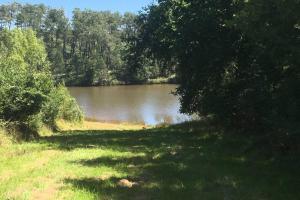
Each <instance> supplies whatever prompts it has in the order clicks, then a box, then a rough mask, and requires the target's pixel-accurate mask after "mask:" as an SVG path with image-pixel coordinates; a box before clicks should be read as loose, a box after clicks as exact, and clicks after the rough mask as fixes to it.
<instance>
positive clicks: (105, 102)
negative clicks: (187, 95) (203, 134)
mask: <svg viewBox="0 0 300 200" xmlns="http://www.w3.org/2000/svg"><path fill="white" fill-rule="evenodd" d="M175 89H176V85H133V86H104V87H88V88H86V87H71V88H69V90H70V93H71V95H73V96H74V97H75V98H76V100H77V102H78V103H79V105H80V106H81V107H82V109H83V111H84V113H85V116H86V117H87V118H92V119H95V120H99V121H107V122H131V123H133V122H134V123H145V124H149V125H156V124H160V123H179V122H183V121H187V120H188V119H189V117H188V116H186V115H183V114H180V113H179V100H178V98H177V97H176V96H174V95H173V94H171V92H172V91H175Z"/></svg>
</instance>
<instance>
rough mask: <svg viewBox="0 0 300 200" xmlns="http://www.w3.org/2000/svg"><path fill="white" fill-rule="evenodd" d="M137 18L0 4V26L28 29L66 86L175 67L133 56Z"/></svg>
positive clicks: (144, 77) (130, 78)
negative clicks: (35, 36) (70, 17)
mask: <svg viewBox="0 0 300 200" xmlns="http://www.w3.org/2000/svg"><path fill="white" fill-rule="evenodd" d="M136 20H137V16H136V15H135V14H132V13H125V14H123V15H121V14H119V13H111V12H109V11H100V12H96V11H91V10H80V9H75V10H74V11H73V18H72V19H68V18H67V17H66V16H65V13H64V10H62V9H53V8H48V7H46V6H45V5H42V4H40V5H30V4H24V5H22V4H18V3H12V4H7V5H1V6H0V28H1V29H8V30H11V29H15V28H19V29H28V28H30V29H32V30H34V31H35V32H36V34H37V36H38V38H41V39H42V40H43V41H44V44H45V46H46V51H47V54H48V59H49V61H50V63H51V71H52V73H53V75H54V77H55V80H56V81H57V82H64V83H65V84H66V85H81V86H91V85H110V84H130V83H145V82H147V81H149V80H151V79H156V78H169V77H171V76H173V78H174V73H175V68H174V66H175V65H170V64H168V65H167V64H165V63H161V62H158V61H157V60H156V59H154V58H151V57H139V59H138V60H136V59H135V60H133V59H132V58H131V57H136V55H135V53H136V52H134V51H133V49H135V44H136V41H137V38H136V36H137V35H138V31H139V29H138V27H137V23H136Z"/></svg>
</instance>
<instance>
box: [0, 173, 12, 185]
mask: <svg viewBox="0 0 300 200" xmlns="http://www.w3.org/2000/svg"><path fill="white" fill-rule="evenodd" d="M14 175H15V174H14V172H13V171H5V172H4V173H2V174H0V182H4V181H8V180H9V179H10V178H11V177H13V176H14Z"/></svg>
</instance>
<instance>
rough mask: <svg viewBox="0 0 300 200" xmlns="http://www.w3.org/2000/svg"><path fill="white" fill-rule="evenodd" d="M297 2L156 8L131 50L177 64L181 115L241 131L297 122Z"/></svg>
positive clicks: (162, 4)
mask: <svg viewBox="0 0 300 200" xmlns="http://www.w3.org/2000/svg"><path fill="white" fill-rule="evenodd" d="M299 9H300V2H299V1H297V0H293V1H283V0H280V1H277V0H269V1H265V0H253V1H233V0H225V1H224V0H208V1H190V0H184V1H178V0H171V1H167V0H160V1H158V4H154V5H152V6H150V7H149V8H148V9H146V10H145V11H144V12H143V13H141V14H140V16H139V18H140V19H141V20H140V22H141V25H140V27H142V28H141V30H142V31H141V32H140V34H139V36H138V38H140V39H139V42H138V44H137V45H136V46H139V47H140V48H139V49H137V51H139V52H140V49H142V50H143V52H150V53H149V54H151V55H154V56H155V57H156V58H158V59H159V60H163V61H171V60H176V61H177V62H178V71H177V76H178V77H179V83H180V86H179V88H178V91H177V94H178V95H179V96H180V97H181V104H182V111H183V112H185V113H197V114H199V115H206V116H214V117H215V118H217V119H220V121H221V122H223V123H224V124H228V125H230V126H233V127H235V128H240V129H243V130H251V129H257V128H259V129H269V130H270V128H275V129H276V130H281V131H282V132H284V131H283V130H285V129H286V127H285V126H286V124H289V123H299V119H300V113H299V111H300V102H299V99H300V96H299V91H300V90H299V85H300V82H299V80H300V78H299V77H300V71H299V69H300V68H299V65H300V60H299V58H300V51H299V30H300V29H299V19H300V16H299Z"/></svg>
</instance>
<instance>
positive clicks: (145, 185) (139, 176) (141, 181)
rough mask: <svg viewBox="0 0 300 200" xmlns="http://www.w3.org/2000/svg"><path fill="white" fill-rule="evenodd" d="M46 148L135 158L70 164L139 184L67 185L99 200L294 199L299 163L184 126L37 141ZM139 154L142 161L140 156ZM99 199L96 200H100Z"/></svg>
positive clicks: (246, 140)
mask: <svg viewBox="0 0 300 200" xmlns="http://www.w3.org/2000/svg"><path fill="white" fill-rule="evenodd" d="M40 142H44V143H47V144H48V145H49V148H58V149H61V150H64V151H72V150H74V149H77V148H109V149H113V150H118V151H124V152H132V153H136V156H131V157H107V156H106V157H105V156H99V157H97V158H93V159H81V160H74V161H72V163H73V164H77V165H83V166H88V167H99V166H108V167H112V168H116V169H118V170H120V171H124V172H126V174H128V176H126V177H123V178H124V179H128V180H130V181H132V182H135V183H137V184H136V185H134V186H133V187H131V188H126V187H121V186H119V185H118V181H120V178H116V177H109V178H108V179H106V180H101V179H99V178H98V179H97V178H95V177H90V178H82V179H66V180H65V182H66V183H68V184H71V185H73V186H74V187H75V188H79V189H84V190H88V191H90V192H92V193H94V194H95V196H96V197H99V198H100V196H101V198H103V199H185V198H188V199H216V200H217V199H246V200H247V199H249V200H250V199H253V200H254V199H272V200H273V199H275V200H276V199H297V198H296V197H300V192H299V190H298V186H299V185H300V181H299V180H300V179H299V177H300V176H299V167H300V165H299V159H298V160H297V161H295V160H294V161H295V162H294V161H293V162H291V161H290V160H289V159H286V162H282V160H281V159H274V158H272V157H268V154H264V153H262V152H260V151H257V150H255V149H253V145H255V144H254V143H257V142H255V140H253V138H251V137H250V136H249V137H246V136H240V135H235V134H230V133H226V134H224V132H223V131H220V130H216V129H214V128H212V127H211V126H209V125H207V124H203V123H202V124H201V123H196V124H195V123H187V124H184V125H176V126H170V127H164V128H155V129H150V130H141V131H96V130H95V131H88V132H87V131H72V132H66V133H64V134H62V135H57V136H52V137H48V138H44V139H41V141H40ZM141 153H142V155H143V156H140V154H141ZM101 198H100V199H101Z"/></svg>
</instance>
